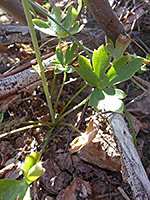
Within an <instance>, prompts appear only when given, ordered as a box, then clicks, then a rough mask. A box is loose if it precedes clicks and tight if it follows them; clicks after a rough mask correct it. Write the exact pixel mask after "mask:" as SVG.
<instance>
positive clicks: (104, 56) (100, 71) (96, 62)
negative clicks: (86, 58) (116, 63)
mask: <svg viewBox="0 0 150 200" xmlns="http://www.w3.org/2000/svg"><path fill="white" fill-rule="evenodd" d="M110 59H111V57H110V56H109V55H108V53H107V51H106V48H105V47H104V45H101V46H100V47H99V49H98V50H94V53H93V57H92V61H93V68H94V71H95V74H96V75H97V77H98V78H99V79H102V78H103V76H104V75H105V71H106V70H107V69H108V67H109V65H110Z"/></svg>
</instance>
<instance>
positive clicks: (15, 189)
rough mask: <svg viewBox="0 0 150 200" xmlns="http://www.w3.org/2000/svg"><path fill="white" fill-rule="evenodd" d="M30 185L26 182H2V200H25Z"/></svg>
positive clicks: (0, 192) (0, 181)
mask: <svg viewBox="0 0 150 200" xmlns="http://www.w3.org/2000/svg"><path fill="white" fill-rule="evenodd" d="M28 187H29V185H28V184H27V182H26V181H25V180H21V181H18V180H11V179H2V180H0V199H1V200H8V199H9V200H14V199H16V198H17V199H18V200H23V198H24V196H25V194H26V192H27V189H28Z"/></svg>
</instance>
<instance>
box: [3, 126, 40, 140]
mask: <svg viewBox="0 0 150 200" xmlns="http://www.w3.org/2000/svg"><path fill="white" fill-rule="evenodd" d="M39 126H43V124H40V123H39V124H32V125H29V126H24V127H21V128H18V129H15V130H12V131H10V132H8V133H3V134H1V135H0V138H2V137H5V136H7V135H10V134H13V133H17V132H19V131H24V130H27V129H30V128H35V127H39Z"/></svg>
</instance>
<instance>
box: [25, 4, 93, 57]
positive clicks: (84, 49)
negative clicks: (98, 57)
mask: <svg viewBox="0 0 150 200" xmlns="http://www.w3.org/2000/svg"><path fill="white" fill-rule="evenodd" d="M28 1H29V2H30V3H31V4H32V5H33V6H35V7H36V8H37V9H38V10H40V11H41V12H42V13H44V14H45V15H46V16H47V17H49V18H50V19H51V20H52V21H53V22H55V23H56V24H57V25H58V26H60V27H61V28H62V29H63V30H64V31H65V32H66V33H67V34H68V35H69V36H70V37H71V38H72V39H73V40H74V41H75V42H76V43H77V44H78V45H79V46H80V47H81V48H82V49H83V51H84V52H85V53H86V54H87V55H88V56H89V58H90V59H91V60H92V56H91V54H90V53H89V52H88V51H87V50H86V48H85V47H84V46H83V45H82V44H81V43H80V42H79V41H78V40H77V39H76V38H75V37H74V36H73V35H72V34H71V33H70V32H69V31H68V30H67V29H66V28H65V27H64V26H62V25H61V24H59V23H58V22H57V21H56V20H55V19H54V18H53V17H52V16H51V15H49V14H48V13H47V12H45V11H44V10H43V9H42V8H40V7H39V6H37V5H36V4H35V3H33V2H32V1H30V0H28Z"/></svg>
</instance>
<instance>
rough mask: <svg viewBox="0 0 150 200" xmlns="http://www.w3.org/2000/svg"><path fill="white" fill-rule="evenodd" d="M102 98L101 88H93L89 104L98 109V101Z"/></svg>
mask: <svg viewBox="0 0 150 200" xmlns="http://www.w3.org/2000/svg"><path fill="white" fill-rule="evenodd" d="M104 98H105V96H104V94H103V93H102V90H101V89H99V88H95V89H94V91H93V92H92V94H91V97H90V101H89V105H90V106H93V107H94V109H95V110H100V109H102V108H101V107H100V106H99V103H100V101H102V100H103V99H104Z"/></svg>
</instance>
